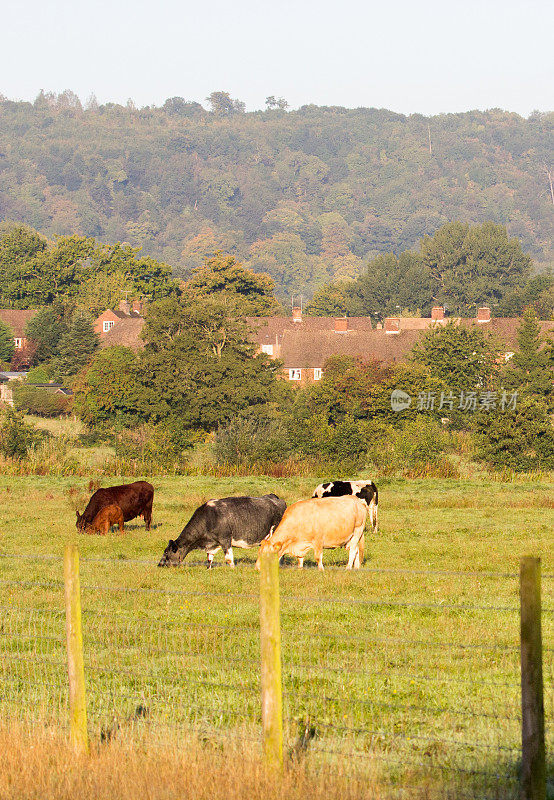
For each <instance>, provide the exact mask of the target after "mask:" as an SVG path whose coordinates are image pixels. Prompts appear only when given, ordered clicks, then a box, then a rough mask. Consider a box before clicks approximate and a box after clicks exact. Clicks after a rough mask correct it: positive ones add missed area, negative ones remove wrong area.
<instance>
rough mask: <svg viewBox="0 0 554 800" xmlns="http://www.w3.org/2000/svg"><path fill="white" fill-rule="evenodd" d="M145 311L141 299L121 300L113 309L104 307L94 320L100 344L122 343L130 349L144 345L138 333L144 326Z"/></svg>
mask: <svg viewBox="0 0 554 800" xmlns="http://www.w3.org/2000/svg"><path fill="white" fill-rule="evenodd" d="M145 311H146V307H145V303H144V302H143V301H142V300H134V301H133V302H129V301H127V300H122V301H121V302H120V303H119V306H118V307H117V309H116V310H115V311H114V310H112V309H111V308H108V309H106V311H104V312H103V313H102V314H100V316H99V317H97V318H96V319H95V321H94V330H95V331H96V333H97V334H98V335H99V336H100V344H101V346H102V347H110V346H112V345H122V346H123V347H129V348H131V350H140V349H141V348H142V347H144V342H143V341H142V338H141V335H140V333H141V331H142V328H143V326H144V314H145Z"/></svg>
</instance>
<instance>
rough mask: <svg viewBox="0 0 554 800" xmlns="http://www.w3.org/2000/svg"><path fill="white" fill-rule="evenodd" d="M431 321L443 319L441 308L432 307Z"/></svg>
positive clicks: (442, 309)
mask: <svg viewBox="0 0 554 800" xmlns="http://www.w3.org/2000/svg"><path fill="white" fill-rule="evenodd" d="M431 319H444V308H443V306H433V308H432V309H431Z"/></svg>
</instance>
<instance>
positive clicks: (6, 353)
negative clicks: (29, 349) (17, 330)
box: [0, 320, 15, 361]
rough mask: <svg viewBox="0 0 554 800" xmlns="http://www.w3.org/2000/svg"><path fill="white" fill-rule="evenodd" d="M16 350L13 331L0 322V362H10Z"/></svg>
mask: <svg viewBox="0 0 554 800" xmlns="http://www.w3.org/2000/svg"><path fill="white" fill-rule="evenodd" d="M14 350H15V343H14V340H13V331H12V330H11V328H9V327H8V326H7V325H6V324H5V323H4V322H2V320H0V361H10V360H11V357H12V356H13V353H14Z"/></svg>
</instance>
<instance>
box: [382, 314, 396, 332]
mask: <svg viewBox="0 0 554 800" xmlns="http://www.w3.org/2000/svg"><path fill="white" fill-rule="evenodd" d="M383 327H384V329H385V333H400V317H385V322H384V325H383Z"/></svg>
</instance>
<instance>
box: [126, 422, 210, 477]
mask: <svg viewBox="0 0 554 800" xmlns="http://www.w3.org/2000/svg"><path fill="white" fill-rule="evenodd" d="M197 439H198V434H196V433H195V432H194V431H189V430H186V429H185V428H183V427H182V425H181V423H180V421H179V420H178V419H175V418H171V417H170V418H168V419H167V420H165V421H164V422H159V423H157V424H155V425H154V424H152V423H145V424H143V425H139V426H137V427H136V428H132V429H130V428H127V429H125V430H123V431H121V432H119V433H117V434H116V436H115V453H116V456H117V457H118V458H122V459H125V460H127V461H129V460H135V461H140V462H142V463H144V464H153V465H156V466H162V467H163V466H166V467H167V468H168V469H173V468H175V467H176V466H177V465H180V464H181V463H182V461H183V456H184V453H185V452H186V451H187V450H189V449H190V448H191V447H193V446H194V444H195V441H196V440H197Z"/></svg>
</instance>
